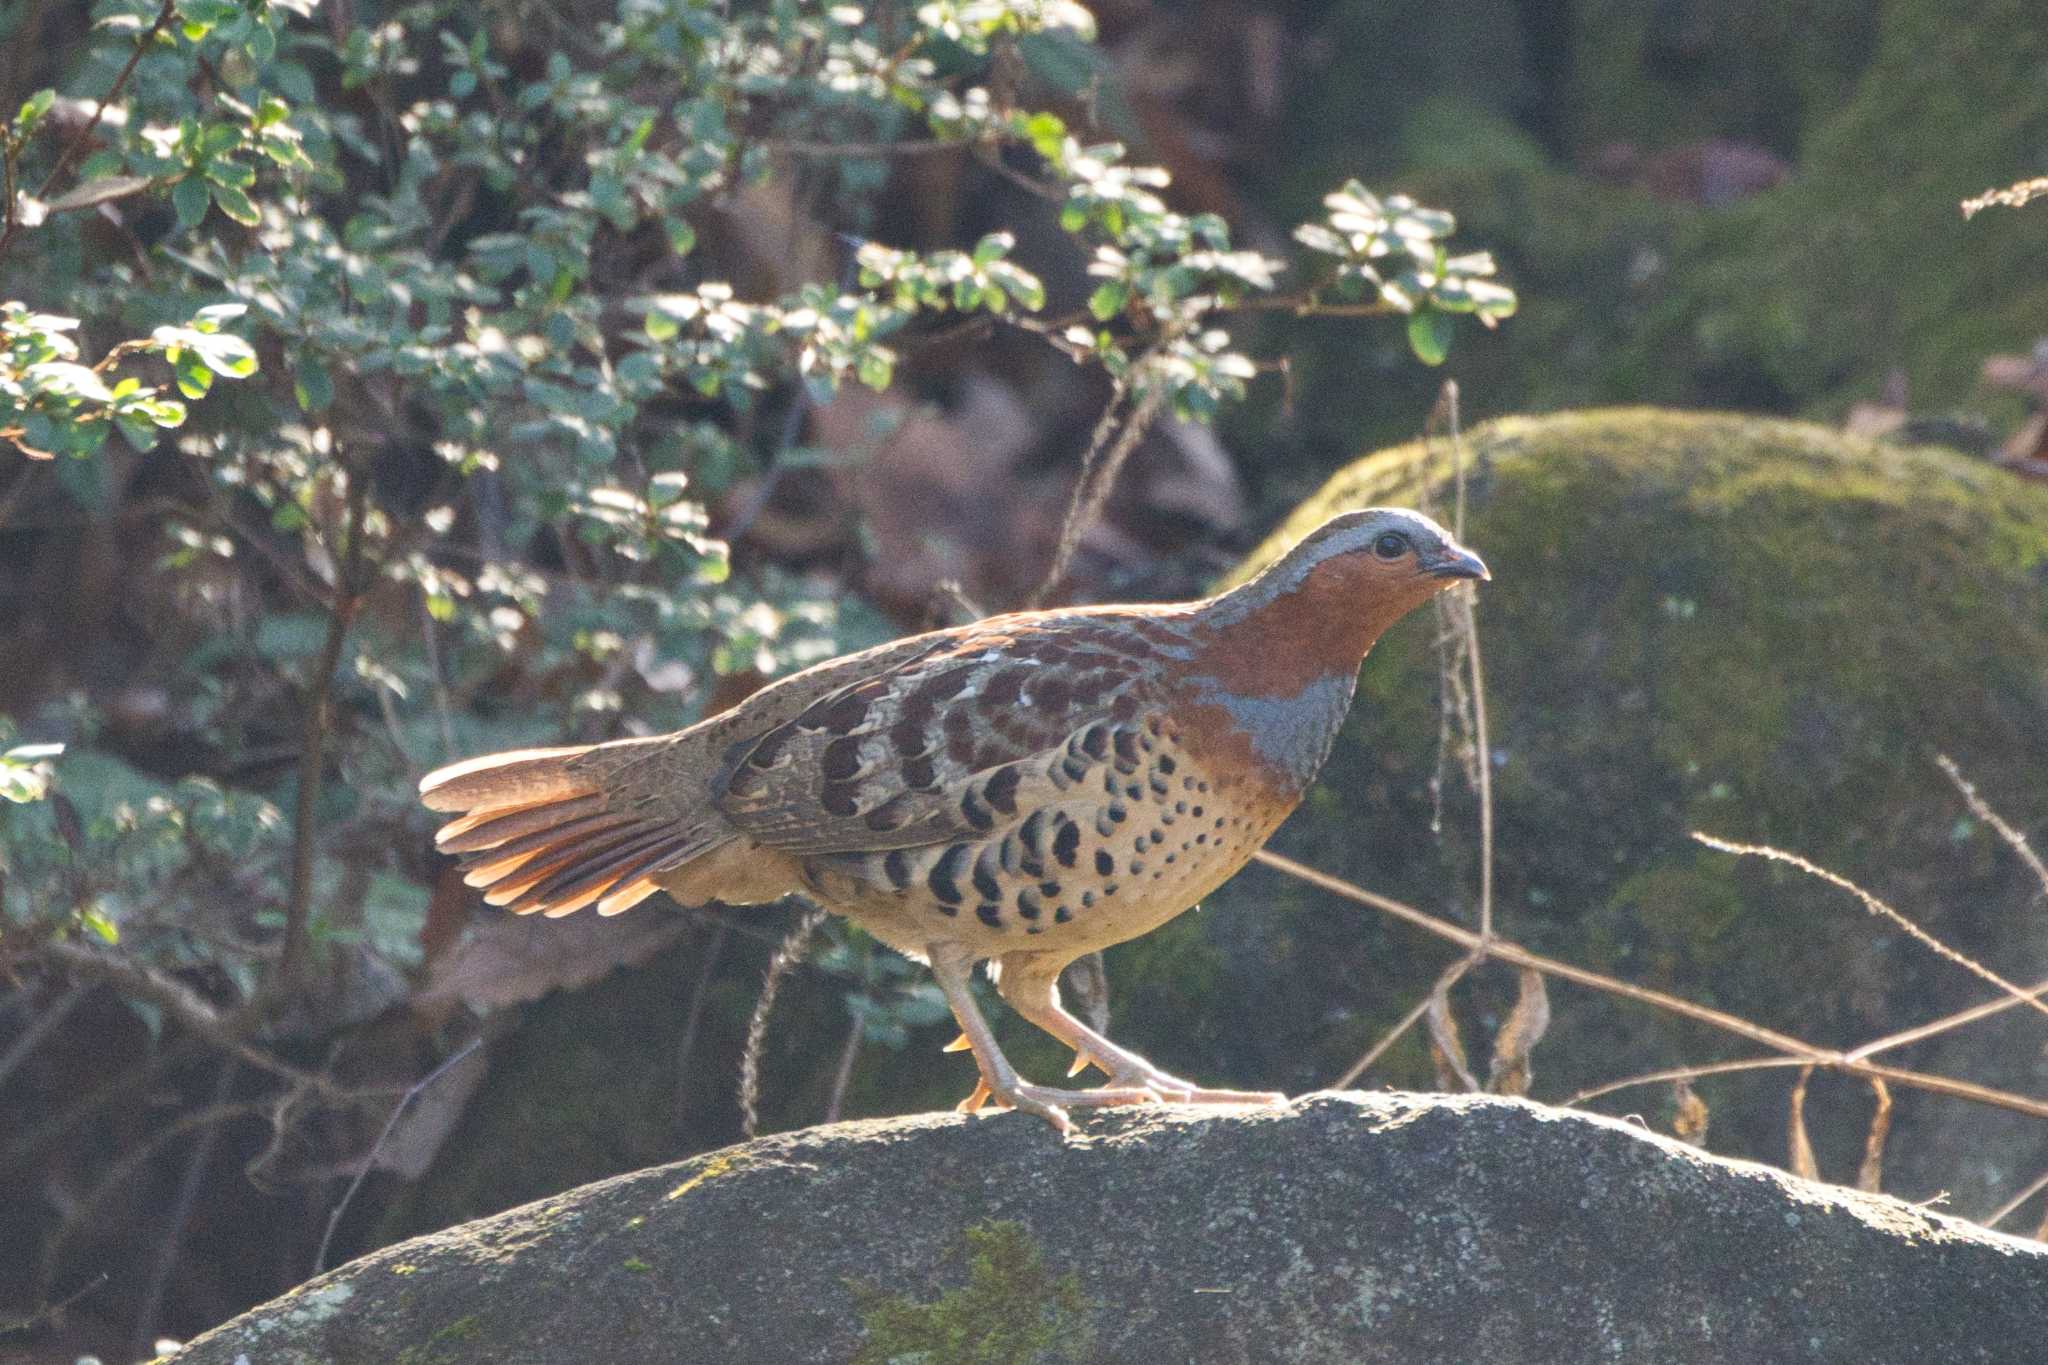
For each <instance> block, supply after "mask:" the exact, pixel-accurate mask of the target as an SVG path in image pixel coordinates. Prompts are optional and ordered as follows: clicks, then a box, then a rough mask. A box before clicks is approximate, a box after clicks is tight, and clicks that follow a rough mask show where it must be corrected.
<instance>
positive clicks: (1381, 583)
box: [1275, 507, 1493, 597]
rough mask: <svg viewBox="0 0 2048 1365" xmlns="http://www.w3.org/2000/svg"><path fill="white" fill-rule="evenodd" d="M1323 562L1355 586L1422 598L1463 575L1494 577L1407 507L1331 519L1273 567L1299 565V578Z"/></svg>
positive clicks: (1482, 563) (1448, 536)
mask: <svg viewBox="0 0 2048 1365" xmlns="http://www.w3.org/2000/svg"><path fill="white" fill-rule="evenodd" d="M1325 566H1328V567H1329V568H1330V569H1334V570H1338V571H1339V572H1340V573H1341V576H1342V578H1343V579H1344V581H1345V582H1346V583H1347V584H1349V585H1353V586H1355V587H1356V588H1357V589H1360V590H1364V591H1368V592H1369V591H1373V590H1374V589H1375V588H1377V589H1379V590H1381V591H1392V592H1394V593H1396V595H1399V596H1404V597H1405V596H1411V595H1415V594H1416V593H1417V590H1418V589H1419V590H1420V596H1424V597H1426V596H1428V595H1429V594H1430V593H1432V592H1435V591H1437V590H1439V589H1441V588H1446V587H1449V586H1450V585H1451V584H1452V583H1454V582H1456V581H1458V580H1459V579H1461V578H1477V579H1480V580H1485V579H1489V578H1492V577H1493V575H1492V574H1491V573H1488V572H1487V569H1486V564H1485V561H1483V560H1481V559H1480V558H1479V556H1478V555H1476V554H1473V553H1472V552H1471V551H1470V550H1468V549H1466V548H1465V547H1464V546H1463V545H1460V544H1459V543H1458V542H1457V539H1456V538H1455V537H1454V536H1452V535H1451V533H1450V532H1449V531H1446V530H1445V529H1444V528H1443V527H1441V526H1439V525H1437V524H1436V523H1435V522H1434V521H1431V520H1430V519H1429V518H1428V517H1425V516H1424V515H1422V513H1420V512H1411V511H1409V510H1408V509H1407V508H1405V507H1368V508H1365V509H1364V510H1363V511H1358V512H1344V513H1341V514H1340V515H1338V516H1334V517H1331V518H1330V519H1329V520H1328V521H1326V522H1324V523H1323V524H1322V525H1321V526H1318V527H1317V528H1316V529H1315V530H1313V531H1311V532H1309V534H1308V535H1307V537H1306V538H1304V539H1303V540H1302V542H1301V543H1300V544H1299V545H1296V546H1295V547H1294V548H1293V549H1292V550H1289V551H1288V552H1287V554H1286V555H1285V556H1283V557H1282V559H1281V560H1280V563H1279V564H1278V565H1276V566H1275V568H1276V569H1282V570H1285V569H1289V568H1295V569H1297V570H1298V577H1296V581H1297V582H1300V581H1302V580H1305V579H1307V578H1309V577H1310V576H1312V575H1316V574H1317V570H1318V569H1321V568H1323V567H1325ZM1294 576H1295V575H1290V577H1294Z"/></svg>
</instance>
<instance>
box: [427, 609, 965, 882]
mask: <svg viewBox="0 0 2048 1365" xmlns="http://www.w3.org/2000/svg"><path fill="white" fill-rule="evenodd" d="M942 636H943V633H942ZM942 636H939V637H935V636H918V637H913V638H911V639H908V640H898V641H894V642H892V643H890V644H886V645H882V646H880V647H878V648H876V649H872V650H868V651H865V652H864V653H861V654H855V655H848V656H847V657H845V658H841V659H833V660H829V661H827V662H826V663H823V664H820V665H818V666H817V667H815V668H810V669H806V670H804V671H803V672H801V673H797V674H793V675H792V676H790V677H788V678H784V679H782V680H781V681H780V682H777V683H774V684H772V685H770V686H768V687H765V688H763V689H761V691H759V692H757V693H755V694H754V695H753V696H752V697H749V698H748V699H747V700H745V701H744V702H742V703H740V705H738V706H737V707H734V708H733V709H732V710H730V711H726V712H724V713H722V714H720V715H717V716H713V717H711V718H709V719H707V720H704V721H701V722H699V723H698V724H696V725H693V726H691V727H690V728H689V729H687V730H680V731H677V732H676V733H674V734H671V735H662V736H659V737H657V738H653V739H633V740H620V741H618V742H615V743H611V744H597V745H587V746H582V747H569V748H554V749H518V750H513V751H511V752H508V753H501V754H490V755H487V756H485V757H482V758H472V759H468V760H465V761H463V762H461V763H453V764H450V765H448V766H447V767H445V768H441V769H439V770H437V771H435V772H432V773H429V774H428V775H427V776H426V778H425V779H424V780H423V781H422V782H421V783H420V800H421V801H422V802H423V803H425V805H426V806H427V807H428V808H429V809H431V810H436V811H445V812H450V813H452V814H454V815H455V817H456V818H454V819H452V820H450V821H449V822H448V823H447V824H446V825H444V826H442V828H441V831H440V833H439V834H438V835H437V836H436V837H435V840H434V842H435V844H436V846H437V847H439V848H440V849H442V850H443V851H444V852H447V853H453V854H457V855H459V856H460V857H461V859H462V865H463V869H464V874H465V875H464V880H465V881H467V882H468V883H469V884H470V885H471V886H474V887H477V888H479V889H481V890H482V891H483V892H484V899H485V900H486V901H487V902H489V903H490V904H493V905H503V906H505V907H506V908H508V909H510V910H513V911H515V912H517V913H520V914H532V913H535V912H539V913H542V914H547V915H566V914H570V913H572V912H574V911H576V910H578V909H581V908H582V907H584V906H586V905H590V904H593V903H594V904H595V905H596V906H597V910H598V913H599V914H607V915H608V914H617V913H618V912H619V911H622V910H625V909H628V908H630V907H631V906H633V905H636V904H638V903H639V902H640V901H642V900H645V899H646V898H647V897H648V896H651V895H653V894H654V892H655V891H656V890H658V889H660V888H661V887H662V886H666V885H674V886H681V887H685V888H687V889H688V890H689V892H690V893H691V894H696V893H697V892H698V891H699V889H700V883H701V884H702V886H701V889H702V892H703V894H705V895H709V896H715V895H717V894H718V890H719V884H720V883H721V882H722V881H725V880H729V879H730V878H729V876H728V873H727V869H729V868H730V866H731V864H730V863H729V862H728V861H725V860H722V858H721V856H714V855H720V851H721V850H725V849H728V848H731V847H733V846H734V845H735V841H736V840H739V841H740V842H741V843H744V841H743V840H740V836H739V832H738V831H736V830H735V829H734V828H733V825H732V823H731V822H730V821H729V820H728V819H726V817H725V816H724V814H723V813H722V812H720V811H719V810H718V808H717V807H716V806H715V805H714V804H713V802H712V800H711V793H712V789H713V785H714V783H716V782H717V781H718V779H719V775H720V773H721V772H722V771H723V769H724V766H725V763H726V756H727V754H728V752H729V751H730V750H731V749H732V748H733V747H734V745H736V744H745V743H748V742H751V741H752V740H753V739H755V738H756V737H758V736H759V735H760V734H761V733H762V732H763V731H765V730H769V729H772V728H773V727H775V726H777V725H780V724H782V723H783V722H785V721H787V720H788V719H789V718H790V717H792V716H794V715H797V714H799V713H801V712H802V711H803V710H804V708H805V707H807V706H809V705H810V704H811V703H812V702H813V701H815V700H816V699H817V698H818V697H820V696H823V695H826V694H828V693H831V692H833V691H834V690H835V689H837V688H839V687H841V686H843V685H844V684H845V683H847V682H848V681H850V680H855V679H858V678H861V677H865V676H867V675H868V674H869V673H871V672H873V671H875V670H876V669H878V668H886V667H888V666H889V665H890V664H892V663H893V662H895V661H898V660H901V659H905V658H909V657H912V656H914V655H916V654H919V653H921V652H928V651H930V650H931V649H933V648H935V647H938V644H939V643H941V642H942ZM698 860H703V861H702V862H701V863H699V867H702V868H707V869H709V870H710V872H711V873H713V874H714V875H713V876H711V877H710V878H709V879H708V880H707V879H706V878H704V877H698V876H696V875H695V873H696V871H697V869H695V868H692V867H691V866H690V864H692V863H698ZM743 880H744V879H743ZM772 881H773V878H772V877H768V876H765V875H763V874H760V873H759V872H758V871H757V873H756V875H754V876H753V877H752V880H751V881H747V882H746V884H745V885H743V886H741V887H740V891H743V892H745V893H746V894H749V895H751V896H754V897H755V898H760V897H761V896H762V895H763V894H764V893H766V894H767V895H768V896H769V898H772V896H773V895H774V894H780V889H779V888H777V887H776V886H774V885H770V884H769V883H771V882H772ZM788 889H794V886H793V885H792V886H791V887H790V888H788ZM736 894H737V893H736Z"/></svg>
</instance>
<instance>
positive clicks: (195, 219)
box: [171, 175, 209, 228]
mask: <svg viewBox="0 0 2048 1365" xmlns="http://www.w3.org/2000/svg"><path fill="white" fill-rule="evenodd" d="M208 198H209V196H208V195H207V193H206V182H205V181H204V180H202V179H200V178H199V177H198V176H196V175H188V176H186V177H185V178H184V179H183V180H180V181H179V182H178V183H177V184H175V185H173V186H171V207H172V208H175V209H176V210H177V211H178V226H180V227H186V228H195V227H198V226H199V224H200V222H201V221H202V220H203V219H204V218H205V217H206V205H207V202H208Z"/></svg>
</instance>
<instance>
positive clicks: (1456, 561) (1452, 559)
mask: <svg viewBox="0 0 2048 1365" xmlns="http://www.w3.org/2000/svg"><path fill="white" fill-rule="evenodd" d="M1422 569H1423V572H1424V573H1427V574H1429V575H1430V576H1431V577H1434V578H1476V579H1478V580H1479V581H1480V582H1482V583H1485V582H1490V581H1491V580H1492V578H1493V575H1492V574H1491V573H1489V572H1487V568H1486V561H1485V560H1483V559H1481V558H1480V557H1479V556H1478V555H1475V554H1473V553H1472V552H1471V551H1470V550H1467V549H1465V548H1464V547H1463V546H1460V545H1446V546H1445V547H1444V548H1443V549H1442V550H1440V551H1438V552H1437V553H1436V554H1435V555H1433V556H1431V557H1430V558H1429V559H1427V560H1425V561H1424V562H1423V565H1422Z"/></svg>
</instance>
